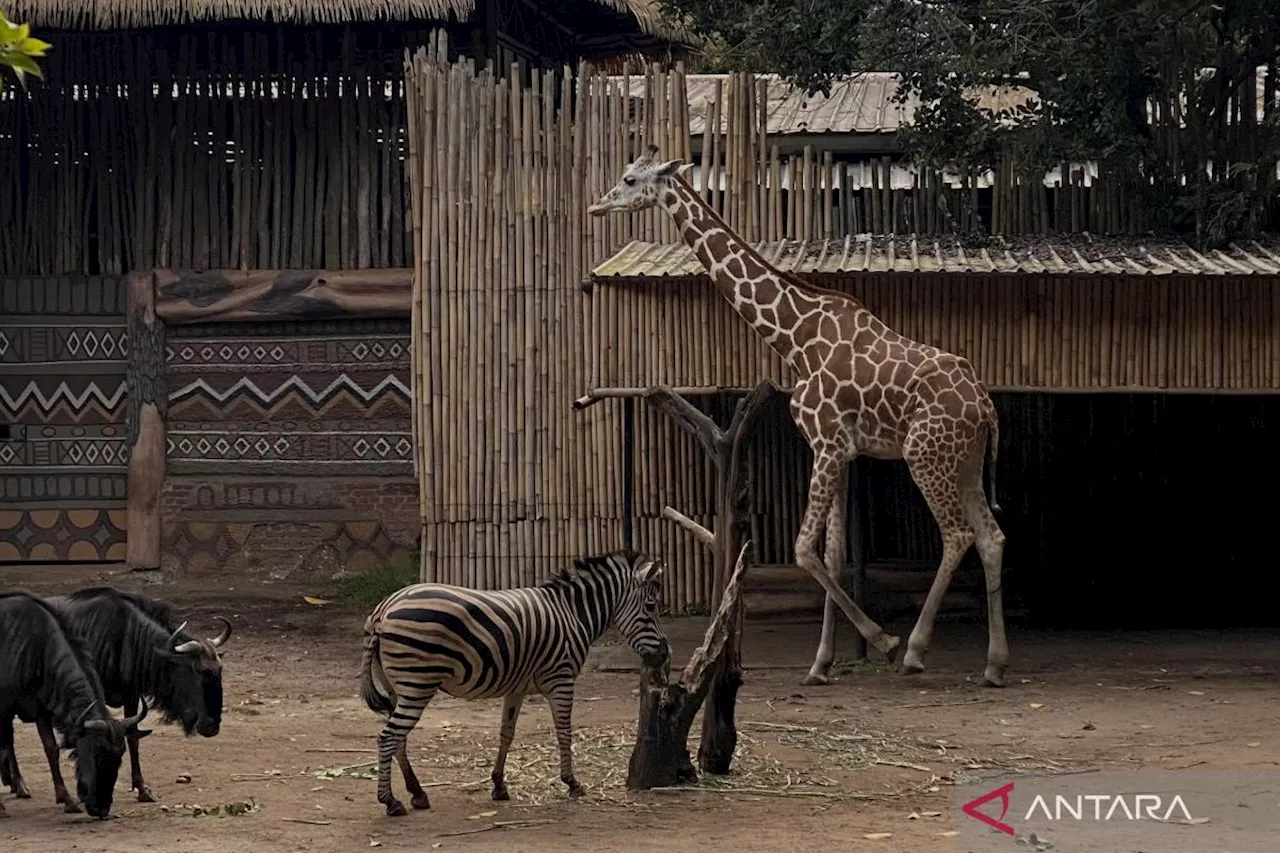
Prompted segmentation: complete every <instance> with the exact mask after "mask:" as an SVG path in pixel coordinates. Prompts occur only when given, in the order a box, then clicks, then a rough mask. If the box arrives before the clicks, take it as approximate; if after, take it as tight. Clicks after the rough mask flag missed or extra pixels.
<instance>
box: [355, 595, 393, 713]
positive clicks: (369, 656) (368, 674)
mask: <svg viewBox="0 0 1280 853" xmlns="http://www.w3.org/2000/svg"><path fill="white" fill-rule="evenodd" d="M373 621H374V620H373V619H370V620H369V621H368V622H366V623H365V626H364V653H363V655H362V656H361V658H360V696H361V697H362V698H363V699H364V704H365V705H367V706H368V707H369V710H370V711H373V712H374V713H375V714H390V713H391V712H392V711H394V710H395V707H396V705H395V702H394V701H392V699H391V698H390V697H389V696H387V695H386V694H385V693H383V692H382V691H381V690H379V689H378V684H377V680H376V677H375V673H374V667H377V668H379V669H381V668H382V664H381V663H379V662H378V645H379V638H378V632H377V630H376V628H375V626H374V625H373V624H372V623H373ZM384 680H385V679H384Z"/></svg>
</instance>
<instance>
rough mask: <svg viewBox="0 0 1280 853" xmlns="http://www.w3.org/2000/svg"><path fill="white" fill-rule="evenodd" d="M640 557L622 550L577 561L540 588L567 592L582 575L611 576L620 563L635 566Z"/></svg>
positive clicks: (561, 570) (635, 553)
mask: <svg viewBox="0 0 1280 853" xmlns="http://www.w3.org/2000/svg"><path fill="white" fill-rule="evenodd" d="M639 556H640V555H639V553H638V552H636V551H629V550H622V551H610V552H609V553H608V554H596V555H593V556H590V557H582V558H580V559H575V560H574V561H573V563H572V564H571V565H570V566H569V567H568V568H562V569H560V571H558V572H556V573H555V574H554V575H552V576H551V577H550V578H548V579H547V580H545V581H543V582H542V583H540V584H538V586H539V587H540V588H542V589H551V590H566V589H569V588H571V587H572V586H574V580H575V578H578V577H581V576H582V575H588V576H590V575H607V574H611V573H613V572H616V571H617V569H618V561H621V562H622V563H624V564H625V565H627V566H628V567H629V566H633V565H635V561H636V558H637V557H639Z"/></svg>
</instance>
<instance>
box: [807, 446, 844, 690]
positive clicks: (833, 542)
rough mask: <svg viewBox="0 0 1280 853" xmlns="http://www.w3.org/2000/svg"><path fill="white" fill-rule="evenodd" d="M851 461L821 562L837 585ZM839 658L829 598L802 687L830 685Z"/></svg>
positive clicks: (839, 479) (830, 517)
mask: <svg viewBox="0 0 1280 853" xmlns="http://www.w3.org/2000/svg"><path fill="white" fill-rule="evenodd" d="M851 465H852V462H846V463H845V464H844V469H843V470H842V471H841V472H840V475H839V477H837V478H836V488H835V496H834V498H833V499H832V501H831V509H829V510H827V530H826V533H827V541H826V546H825V547H824V548H823V549H822V561H823V563H825V564H826V567H827V574H828V575H830V576H831V578H832V579H833V580H835V582H836V583H840V577H841V575H842V574H843V572H844V566H845V557H846V553H845V552H846V551H847V550H848V548H847V546H846V541H845V540H846V536H847V534H846V529H847V528H846V522H847V519H846V518H845V516H846V515H847V514H848V507H849V499H848V495H849V468H850V467H851ZM835 659H836V600H835V599H834V598H832V597H831V596H830V595H828V596H827V597H826V600H825V601H824V602H823V604H822V637H821V638H820V639H819V640H818V651H817V653H816V654H815V655H814V658H813V666H811V667H809V674H808V675H806V676H805V677H804V678H802V679H801V680H800V683H801V684H806V685H815V684H829V683H830V682H831V664H832V663H833V662H834V661H835Z"/></svg>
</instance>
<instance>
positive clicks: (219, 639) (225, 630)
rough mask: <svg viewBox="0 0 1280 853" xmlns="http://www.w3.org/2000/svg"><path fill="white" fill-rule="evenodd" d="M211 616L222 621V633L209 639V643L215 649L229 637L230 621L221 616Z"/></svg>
mask: <svg viewBox="0 0 1280 853" xmlns="http://www.w3.org/2000/svg"><path fill="white" fill-rule="evenodd" d="M213 618H214V619H217V620H218V621H219V622H221V623H222V633H221V634H219V635H218V636H217V637H214V638H213V639H211V640H209V643H210V645H212V646H213V647H214V648H215V649H216V648H219V647H221V646H222V644H223V643H225V642H226V641H227V640H230V639H231V623H230V622H228V621H227V620H226V619H223V618H222V617H221V616H215V617H213Z"/></svg>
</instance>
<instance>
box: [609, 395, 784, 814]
mask: <svg viewBox="0 0 1280 853" xmlns="http://www.w3.org/2000/svg"><path fill="white" fill-rule="evenodd" d="M777 391H778V389H777V386H775V385H774V384H773V383H772V382H770V381H768V380H765V381H764V382H761V383H760V384H759V385H757V386H756V387H755V388H754V389H753V390H752V391H751V393H750V394H748V395H747V396H746V397H744V398H743V399H742V400H740V401H739V402H738V405H737V408H736V409H735V410H734V414H733V420H732V422H731V423H730V425H729V427H728V428H727V429H724V430H722V429H720V427H718V426H717V425H716V423H715V422H714V421H713V420H712V419H711V418H710V417H708V416H707V415H706V414H704V413H703V412H702V411H701V410H699V409H698V408H697V407H695V406H694V405H693V404H692V403H690V402H689V401H688V400H686V399H685V398H684V397H682V396H680V395H679V394H677V393H676V392H675V391H674V390H672V389H671V388H667V387H659V388H654V389H650V390H649V391H648V392H646V393H645V395H644V399H645V401H646V402H647V403H649V404H650V405H652V406H653V407H655V408H657V409H659V410H660V411H662V412H664V413H665V414H667V415H668V416H669V417H671V418H672V419H673V420H675V421H676V423H677V424H679V425H680V426H681V427H682V428H683V429H684V430H685V431H686V432H688V433H690V434H691V435H693V436H694V437H695V438H697V439H698V441H699V443H701V444H702V446H703V449H705V450H706V452H707V454H708V455H709V456H710V457H711V459H712V460H713V461H714V463H715V466H716V473H717V486H716V519H717V520H716V528H717V530H716V532H715V533H713V532H711V531H709V530H707V529H705V528H703V527H702V526H701V525H699V524H698V523H697V522H695V521H693V520H692V519H690V518H688V517H687V516H685V515H683V514H682V513H680V512H678V511H677V510H675V509H673V508H671V507H665V508H664V509H663V512H662V514H663V516H664V517H665V518H668V519H671V520H672V521H674V522H676V523H677V524H679V525H680V526H681V527H684V528H685V529H687V530H689V531H690V532H692V533H693V535H694V536H695V537H696V538H697V539H698V540H699V541H701V542H703V543H704V544H706V545H709V546H710V547H711V548H712V551H713V552H714V554H715V561H714V564H715V572H714V584H713V589H714V590H715V592H716V597H715V599H714V600H713V602H712V609H713V611H714V612H715V617H714V618H713V619H712V621H711V624H710V625H709V626H708V628H707V634H706V637H705V638H704V640H703V643H702V646H701V647H699V649H698V650H697V651H696V652H695V653H694V655H693V657H692V658H691V659H690V661H689V664H688V665H687V666H686V667H685V669H684V671H683V673H682V674H681V676H680V678H679V679H678V680H677V681H676V682H675V683H670V682H669V681H668V677H669V676H668V672H667V671H665V670H664V671H662V672H658V671H655V670H652V669H649V670H645V671H644V672H643V675H642V678H641V685H640V726H639V731H638V735H637V741H636V748H635V751H634V753H633V754H632V758H631V766H630V770H629V773H628V777H627V785H628V787H630V788H632V789H634V790H645V789H648V788H652V787H658V786H662V785H672V784H676V783H677V782H685V781H693V780H695V779H696V778H697V773H696V772H695V771H694V768H693V763H692V762H691V761H690V759H689V755H688V750H687V747H686V740H687V738H688V734H689V728H690V726H691V725H692V723H693V718H694V716H695V715H696V714H697V713H698V709H699V708H701V707H702V704H703V702H704V701H705V702H706V705H707V707H706V712H705V713H704V714H703V720H702V741H701V744H700V746H699V748H698V766H699V767H700V768H701V769H702V771H703V772H704V773H714V774H725V773H728V772H729V768H730V766H731V765H732V762H733V752H734V749H735V748H736V747H737V743H738V732H737V727H736V725H735V721H734V712H735V708H736V705H737V699H738V689H739V688H740V687H741V686H742V651H741V649H742V645H741V641H742V620H743V608H742V603H741V595H742V592H741V579H742V572H743V570H744V566H745V565H746V562H748V561H747V557H746V555H747V551H748V547H749V543H747V544H742V545H741V546H740V545H739V543H740V542H742V540H743V539H744V538H745V536H746V531H747V530H748V529H749V522H748V516H747V511H748V497H749V494H750V481H749V478H748V477H747V476H746V473H745V471H744V469H745V464H744V455H745V450H746V445H747V439H748V438H749V437H750V435H751V430H752V428H753V426H754V425H755V423H756V422H757V421H758V419H759V415H760V414H761V412H762V411H763V410H764V407H765V405H766V404H767V403H769V402H770V401H772V400H774V399H776V397H777ZM735 557H736V561H735Z"/></svg>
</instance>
